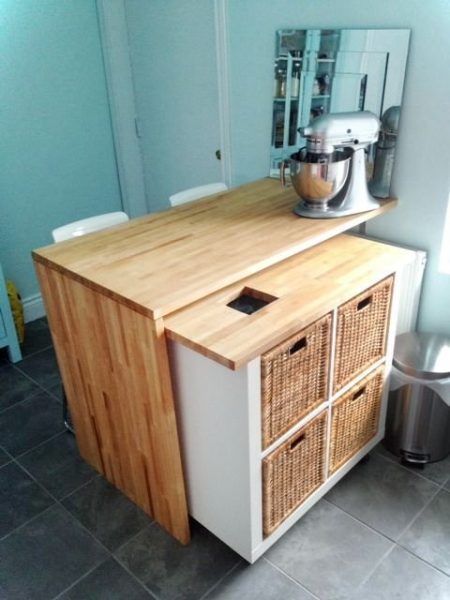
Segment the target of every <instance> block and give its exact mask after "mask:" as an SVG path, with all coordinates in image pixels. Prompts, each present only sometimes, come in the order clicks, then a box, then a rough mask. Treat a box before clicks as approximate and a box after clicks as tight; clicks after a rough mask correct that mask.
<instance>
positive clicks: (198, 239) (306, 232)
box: [33, 178, 396, 319]
mask: <svg viewBox="0 0 450 600" xmlns="http://www.w3.org/2000/svg"><path fill="white" fill-rule="evenodd" d="M297 202H298V197H297V195H296V193H295V191H294V190H293V189H292V188H288V189H282V188H281V187H280V183H279V182H278V181H276V180H273V179H269V178H266V179H262V180H259V181H256V182H254V183H250V184H247V185H244V186H241V187H238V188H234V189H232V190H230V191H228V192H225V193H222V194H217V195H215V196H210V197H209V198H207V199H203V200H199V201H197V202H193V203H189V204H185V205H182V206H179V207H177V208H173V209H170V210H166V211H163V212H160V213H156V214H151V215H147V216H145V217H141V218H139V219H133V220H132V221H130V222H129V223H125V224H123V225H119V226H117V227H113V228H111V229H108V230H105V231H101V232H97V233H93V234H89V235H86V236H83V237H81V238H76V239H73V240H70V241H67V242H61V243H59V244H53V245H52V246H47V247H46V248H41V249H39V250H36V251H35V252H33V257H34V259H35V260H36V261H38V262H41V263H43V264H45V265H46V266H49V267H51V268H54V269H57V270H59V271H61V272H63V273H65V274H68V275H70V276H72V277H73V278H74V279H77V280H78V281H81V282H83V283H85V284H86V285H88V286H89V287H91V288H93V289H97V290H100V291H101V292H102V293H104V294H107V295H108V296H109V297H112V298H114V299H116V300H117V301H118V302H121V303H124V304H126V305H128V306H130V307H132V308H134V309H135V310H137V311H139V312H141V313H143V314H146V315H149V316H151V317H152V318H154V319H157V318H159V317H162V316H164V315H167V314H169V313H172V312H173V311H176V310H178V309H180V308H182V307H185V306H187V305H188V304H190V303H192V302H195V301H197V300H199V299H201V298H204V297H205V296H207V295H208V294H211V293H214V292H216V291H217V290H220V289H222V288H224V287H225V286H228V285H230V284H232V283H234V282H236V281H239V280H241V279H243V278H245V277H249V276H251V275H253V274H255V273H257V272H259V271H261V270H262V269H265V268H267V267H269V266H271V265H274V264H276V263H278V262H280V261H282V260H284V259H286V258H288V257H290V256H293V255H295V254H297V253H299V252H301V251H303V250H305V249H307V248H310V247H311V246H314V245H316V244H318V243H320V242H322V241H324V240H326V239H329V238H331V237H333V236H335V235H336V234H339V233H341V232H343V231H346V230H348V229H350V228H351V227H354V226H355V225H358V224H359V223H363V222H364V221H367V220H369V219H371V218H373V217H376V216H378V215H380V214H382V213H384V212H386V211H388V210H389V209H391V208H393V207H394V206H395V205H396V200H394V199H390V200H387V201H383V204H382V206H381V208H379V209H377V210H374V211H370V212H366V213H361V214H358V215H353V216H350V217H341V218H337V219H320V220H319V219H306V218H301V217H297V216H296V215H294V214H293V212H292V210H293V208H294V207H295V205H296V204H297Z"/></svg>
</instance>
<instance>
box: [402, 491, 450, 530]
mask: <svg viewBox="0 0 450 600" xmlns="http://www.w3.org/2000/svg"><path fill="white" fill-rule="evenodd" d="M441 490H442V488H438V489H437V490H435V492H434V493H433V494H432V495H431V496H430V498H428V500H427V501H426V502H425V504H424V505H423V506H422V508H421V509H420V510H419V512H418V513H417V514H416V515H414V517H413V518H412V519H411V520H410V521H409V523H408V525H406V527H405V528H404V529H402V531H401V532H400V534H399V536H398V537H397V540H396V542H399V541H400V539H401V537H402V536H403V535H404V534H405V533H406V532H407V531H408V529H409V528H410V527H411V525H413V524H414V523H415V522H416V520H417V519H418V518H419V517H420V515H421V514H422V513H423V512H424V511H425V510H426V509H427V508H428V507H429V506H430V504H431V503H432V502H433V500H434V499H435V498H436V496H437V495H438V494H439V493H440V492H441Z"/></svg>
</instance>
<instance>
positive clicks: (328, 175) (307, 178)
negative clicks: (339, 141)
mask: <svg viewBox="0 0 450 600" xmlns="http://www.w3.org/2000/svg"><path fill="white" fill-rule="evenodd" d="M351 156H352V151H351V150H350V149H349V148H343V149H342V150H336V151H335V152H333V153H332V154H328V155H321V156H317V155H312V154H311V153H308V152H307V151H306V148H302V149H301V150H299V151H298V152H295V153H294V154H292V155H291V157H290V160H289V171H290V175H291V181H292V185H293V186H294V189H295V191H296V192H297V194H298V195H299V196H300V198H303V200H305V201H306V202H307V203H308V204H309V205H311V206H314V208H324V209H325V208H326V206H327V202H328V201H329V200H331V199H332V198H334V197H335V196H336V195H337V194H338V193H339V192H340V191H341V189H342V188H343V186H344V184H345V182H346V180H347V175H348V172H349V168H350V160H351ZM312 161H314V162H312Z"/></svg>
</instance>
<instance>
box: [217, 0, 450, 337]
mask: <svg viewBox="0 0 450 600" xmlns="http://www.w3.org/2000/svg"><path fill="white" fill-rule="evenodd" d="M228 16H229V38H230V72H231V110H232V140H233V142H232V144H233V147H232V152H233V171H234V180H235V181H234V182H235V183H236V184H239V183H244V182H246V181H251V180H253V179H257V178H259V177H264V176H265V175H267V173H268V168H269V143H270V132H271V110H272V102H271V96H272V89H273V83H272V77H273V69H272V63H273V57H274V50H275V30H276V29H281V28H308V27H324V28H328V27H330V28H331V27H347V28H351V27H354V28H359V27H362V28H377V27H379V28H410V29H411V31H412V33H411V46H410V55H409V63H408V69H407V77H406V82H405V89H404V102H403V109H402V117H401V130H400V139H399V143H398V149H397V157H396V165H395V171H394V177H393V192H394V193H395V194H396V195H397V196H398V197H399V198H400V206H399V208H397V209H396V210H394V211H393V212H392V213H390V214H388V215H386V216H385V217H382V218H378V219H377V220H376V221H375V222H373V223H371V224H369V225H368V232H369V233H370V234H372V235H376V236H379V237H381V238H383V239H386V240H392V241H397V242H401V243H403V244H408V245H410V246H413V247H417V248H423V249H425V250H427V251H428V252H429V263H428V267H427V271H426V277H425V284H424V289H423V299H422V305H421V311H420V317H419V328H420V329H421V330H429V331H440V332H443V333H447V334H450V276H449V275H445V274H440V273H439V272H438V261H439V254H440V248H441V242H442V237H443V225H444V218H445V212H446V207H447V203H448V199H449V191H450V168H449V166H450V144H449V140H450V118H449V117H448V115H450V77H449V76H448V64H447V63H448V56H449V55H450V35H449V31H450V2H449V1H448V0H433V2H423V0H395V2H393V1H392V0H378V1H377V2H373V1H371V0H315V1H314V2H311V1H310V0H279V1H278V2H273V1H272V0H230V1H229V3H228Z"/></svg>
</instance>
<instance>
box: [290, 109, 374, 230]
mask: <svg viewBox="0 0 450 600" xmlns="http://www.w3.org/2000/svg"><path fill="white" fill-rule="evenodd" d="M379 129H380V122H379V120H378V118H377V117H376V116H375V115H374V114H373V113H371V112H369V111H360V112H347V113H337V114H327V115H322V116H320V117H318V118H317V119H314V120H313V121H312V122H311V123H310V124H309V125H308V126H307V127H304V128H300V129H299V131H300V133H301V134H302V136H303V137H305V138H306V140H307V141H306V147H305V148H302V149H301V150H299V151H298V152H296V153H295V154H292V155H291V159H290V172H291V180H292V184H293V186H294V188H295V190H296V192H297V194H298V195H299V196H300V198H301V199H302V200H301V201H300V202H299V204H298V205H297V206H296V207H295V209H294V212H295V213H296V214H297V215H300V216H302V217H311V218H316V219H317V218H319V219H329V218H334V217H342V216H344V215H352V214H355V213H360V212H365V211H368V210H374V209H376V208H378V207H379V206H380V204H379V203H378V201H377V200H375V198H373V197H372V196H371V195H370V193H369V191H368V188H367V178H366V161H365V148H366V147H367V146H369V145H370V144H373V143H374V142H376V141H377V139H378V132H379ZM282 179H284V170H283V173H282Z"/></svg>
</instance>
